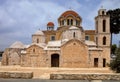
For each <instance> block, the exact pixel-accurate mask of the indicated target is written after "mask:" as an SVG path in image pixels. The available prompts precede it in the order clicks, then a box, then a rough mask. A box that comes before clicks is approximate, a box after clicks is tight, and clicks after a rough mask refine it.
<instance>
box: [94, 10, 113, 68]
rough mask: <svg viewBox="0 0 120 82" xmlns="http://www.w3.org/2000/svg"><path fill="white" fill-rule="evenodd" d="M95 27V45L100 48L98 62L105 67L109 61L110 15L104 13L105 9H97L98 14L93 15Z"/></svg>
mask: <svg viewBox="0 0 120 82" xmlns="http://www.w3.org/2000/svg"><path fill="white" fill-rule="evenodd" d="M95 27H96V28H95V33H96V40H95V41H96V44H97V47H98V48H99V49H102V54H101V56H102V58H101V59H100V62H101V63H104V64H103V67H105V65H106V63H110V48H111V46H110V45H111V34H110V17H109V16H108V15H107V14H106V9H99V11H98V16H96V17H95Z"/></svg>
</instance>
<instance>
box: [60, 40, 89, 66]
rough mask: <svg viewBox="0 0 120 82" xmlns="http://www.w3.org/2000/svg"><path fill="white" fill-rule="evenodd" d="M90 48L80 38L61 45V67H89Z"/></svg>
mask: <svg viewBox="0 0 120 82" xmlns="http://www.w3.org/2000/svg"><path fill="white" fill-rule="evenodd" d="M88 66H89V64H88V48H87V46H86V45H85V44H84V43H82V42H81V41H79V40H76V39H74V40H70V41H68V42H67V43H65V44H64V45H63V46H62V47H61V60H60V67H72V68H79V67H80V68H86V67H88Z"/></svg>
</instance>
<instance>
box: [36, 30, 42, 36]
mask: <svg viewBox="0 0 120 82" xmlns="http://www.w3.org/2000/svg"><path fill="white" fill-rule="evenodd" d="M34 35H44V33H43V32H42V31H41V30H38V31H36V32H35V34H34Z"/></svg>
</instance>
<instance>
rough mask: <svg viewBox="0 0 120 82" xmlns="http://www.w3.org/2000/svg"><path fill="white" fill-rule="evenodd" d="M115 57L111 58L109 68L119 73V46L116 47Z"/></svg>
mask: <svg viewBox="0 0 120 82" xmlns="http://www.w3.org/2000/svg"><path fill="white" fill-rule="evenodd" d="M116 54H117V55H116V58H115V60H113V61H112V62H111V63H110V68H111V69H112V70H114V71H116V72H117V73H120V47H119V48H117V51H116Z"/></svg>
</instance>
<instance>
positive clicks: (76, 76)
mask: <svg viewBox="0 0 120 82" xmlns="http://www.w3.org/2000/svg"><path fill="white" fill-rule="evenodd" d="M50 79H57V80H120V74H50Z"/></svg>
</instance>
